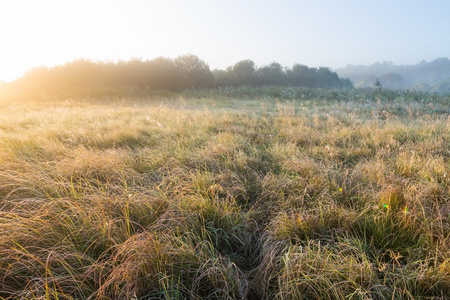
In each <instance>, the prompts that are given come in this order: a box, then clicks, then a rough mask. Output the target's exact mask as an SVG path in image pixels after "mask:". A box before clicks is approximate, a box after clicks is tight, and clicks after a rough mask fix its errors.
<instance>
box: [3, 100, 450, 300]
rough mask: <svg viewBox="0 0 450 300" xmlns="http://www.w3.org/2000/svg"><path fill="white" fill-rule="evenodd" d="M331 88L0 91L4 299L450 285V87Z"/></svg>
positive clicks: (341, 292)
mask: <svg viewBox="0 0 450 300" xmlns="http://www.w3.org/2000/svg"><path fill="white" fill-rule="evenodd" d="M327 95H328V94H327ZM213 96H214V95H213ZM337 96H339V95H337ZM422 96H423V97H426V96H427V95H422ZM327 97H328V96H327ZM430 97H431V96H430ZM327 99H328V98H323V99H316V100H295V101H286V100H282V101H278V100H270V99H265V100H261V101H257V100H254V99H246V100H245V99H241V100H239V99H234V98H230V97H217V98H204V99H201V98H195V97H194V99H190V98H183V97H182V96H176V97H175V98H170V99H165V100H161V99H128V100H127V99H125V100H124V99H119V100H109V101H106V100H98V101H95V100H90V101H77V100H68V101H65V102H41V103H33V102H31V101H30V102H26V101H24V102H14V103H0V279H1V280H0V298H5V299H21V298H22V299H88V298H89V299H111V298H115V299H133V298H134V299H161V298H162V299H274V298H277V299H353V298H354V299H447V298H449V297H450V294H449V292H448V291H449V290H450V201H449V195H450V175H449V174H448V173H449V171H450V163H449V161H448V158H449V156H450V147H449V145H450V121H449V120H450V118H449V112H448V111H447V110H446V105H447V104H448V98H446V97H444V96H442V97H434V98H432V99H431V98H430V99H428V100H427V99H409V98H408V97H407V95H406V96H404V97H400V98H396V99H391V100H389V101H387V100H385V99H383V96H380V98H379V99H376V98H375V99H374V100H372V98H371V96H370V97H369V96H367V97H366V96H365V95H364V94H358V93H355V97H354V98H351V97H350V98H348V99H346V100H333V99H328V100H327Z"/></svg>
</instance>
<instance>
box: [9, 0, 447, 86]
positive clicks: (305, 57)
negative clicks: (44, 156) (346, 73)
mask: <svg viewBox="0 0 450 300" xmlns="http://www.w3.org/2000/svg"><path fill="white" fill-rule="evenodd" d="M449 15H450V1H447V0H428V1H425V0H423V1H418V0H409V1H405V0H398V1H395V0H390V1H387V0H378V1H363V0H359V1H357V0H334V1H332V0H315V1H312V0H311V1H303V0H299V1H293V0H277V1H275V0H274V1H267V0H258V1H256V0H247V1H244V0H241V1H238V0H227V1H225V0H223V1H218V0H184V1H182V0H164V1H161V0H160V1H151V0H147V1H144V0H140V1H138V0H109V1H103V0H102V1H100V0H78V1H64V0H41V1H36V0H29V1H25V0H14V1H13V0H11V1H1V2H0V38H1V41H2V42H1V47H0V80H9V79H12V78H14V77H17V76H20V75H21V74H22V73H23V72H24V71H25V70H27V69H29V68H31V67H36V66H41V65H47V66H51V65H55V64H62V63H64V62H67V61H71V60H74V59H77V58H91V59H94V60H118V59H125V60H126V59H130V58H132V57H138V58H142V59H152V58H155V57H158V56H165V57H171V58H175V57H177V56H179V55H183V54H188V53H190V54H195V55H197V56H199V57H200V58H201V59H203V60H205V61H206V62H207V63H208V64H209V65H210V67H211V69H214V68H226V67H227V66H230V65H233V64H234V63H236V62H238V61H239V60H243V59H252V60H253V61H255V63H256V64H257V65H258V66H263V65H265V64H269V63H271V62H272V61H277V62H279V63H281V64H282V65H283V66H287V67H291V66H292V65H293V64H294V63H302V64H306V65H308V66H312V67H318V66H329V67H332V68H338V67H344V66H346V65H347V64H349V63H351V64H372V63H374V62H377V61H380V62H381V61H392V62H393V63H395V64H416V63H418V62H420V61H421V60H422V59H425V60H427V61H430V60H433V59H435V58H438V57H449V56H450V34H449V30H450V18H449V17H448V16H449Z"/></svg>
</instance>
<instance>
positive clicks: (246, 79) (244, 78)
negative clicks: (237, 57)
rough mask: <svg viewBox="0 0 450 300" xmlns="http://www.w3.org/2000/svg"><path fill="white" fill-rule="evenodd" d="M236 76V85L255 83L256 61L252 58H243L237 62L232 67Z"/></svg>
mask: <svg viewBox="0 0 450 300" xmlns="http://www.w3.org/2000/svg"><path fill="white" fill-rule="evenodd" d="M232 71H233V73H234V75H235V78H236V81H237V82H236V85H253V84H254V83H255V71H256V68H255V63H254V62H253V61H252V60H250V59H246V60H241V61H240V62H238V63H236V64H235V65H234V66H233V69H232Z"/></svg>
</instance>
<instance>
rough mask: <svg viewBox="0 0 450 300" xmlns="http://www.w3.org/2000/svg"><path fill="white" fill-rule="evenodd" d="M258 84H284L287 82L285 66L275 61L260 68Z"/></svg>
mask: <svg viewBox="0 0 450 300" xmlns="http://www.w3.org/2000/svg"><path fill="white" fill-rule="evenodd" d="M257 78H258V79H257V84H258V85H282V84H283V83H284V82H285V73H284V71H283V67H282V66H281V65H280V64H279V63H277V62H273V63H271V64H270V65H268V66H265V67H262V68H259V69H258V71H257Z"/></svg>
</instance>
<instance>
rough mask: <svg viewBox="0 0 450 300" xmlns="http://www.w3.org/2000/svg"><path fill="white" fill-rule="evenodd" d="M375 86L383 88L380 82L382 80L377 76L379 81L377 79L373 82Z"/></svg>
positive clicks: (379, 88)
mask: <svg viewBox="0 0 450 300" xmlns="http://www.w3.org/2000/svg"><path fill="white" fill-rule="evenodd" d="M373 86H374V87H375V88H377V89H378V90H381V88H383V86H382V85H381V82H380V80H378V78H377V81H375V83H374V84H373Z"/></svg>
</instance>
